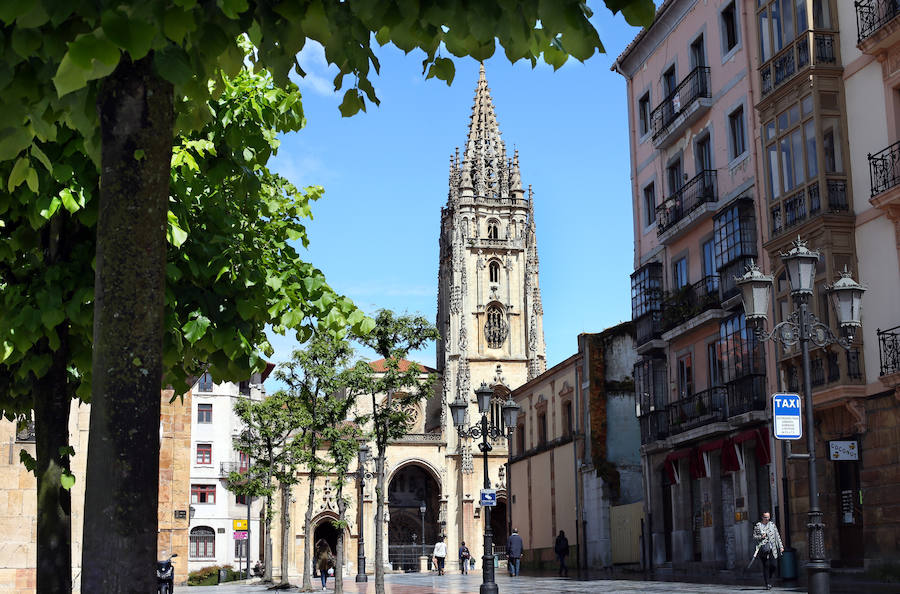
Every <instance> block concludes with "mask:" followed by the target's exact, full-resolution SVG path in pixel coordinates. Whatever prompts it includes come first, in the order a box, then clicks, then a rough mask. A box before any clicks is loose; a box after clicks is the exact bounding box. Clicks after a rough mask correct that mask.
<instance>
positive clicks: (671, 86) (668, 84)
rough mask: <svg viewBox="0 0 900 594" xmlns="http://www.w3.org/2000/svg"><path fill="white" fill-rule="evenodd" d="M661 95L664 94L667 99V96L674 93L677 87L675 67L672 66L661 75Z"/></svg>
mask: <svg viewBox="0 0 900 594" xmlns="http://www.w3.org/2000/svg"><path fill="white" fill-rule="evenodd" d="M662 83H663V93H665V95H666V98H667V99H668V98H669V95H671V94H672V93H674V92H675V87H677V86H678V83H677V82H676V81H675V66H674V65H672V66H670V67H669V69H668V70H666V71H665V72H664V73H663V80H662Z"/></svg>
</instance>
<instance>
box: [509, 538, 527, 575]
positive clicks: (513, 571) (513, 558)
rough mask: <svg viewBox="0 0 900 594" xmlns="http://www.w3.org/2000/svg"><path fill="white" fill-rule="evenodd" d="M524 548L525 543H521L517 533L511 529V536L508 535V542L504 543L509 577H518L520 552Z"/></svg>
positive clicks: (520, 559)
mask: <svg viewBox="0 0 900 594" xmlns="http://www.w3.org/2000/svg"><path fill="white" fill-rule="evenodd" d="M524 548H525V543H523V542H522V537H521V536H519V531H518V530H516V529H515V528H513V531H512V534H510V536H509V540H508V541H507V542H506V557H507V560H508V563H509V575H511V576H512V577H518V575H519V564H520V563H521V561H522V550H523V549H524Z"/></svg>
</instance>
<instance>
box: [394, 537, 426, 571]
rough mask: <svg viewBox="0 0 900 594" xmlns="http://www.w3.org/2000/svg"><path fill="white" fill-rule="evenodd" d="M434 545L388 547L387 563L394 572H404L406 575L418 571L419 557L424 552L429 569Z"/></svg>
mask: <svg viewBox="0 0 900 594" xmlns="http://www.w3.org/2000/svg"><path fill="white" fill-rule="evenodd" d="M433 549H434V545H429V544H426V545H424V547H423V545H420V544H408V545H388V563H390V564H391V567H393V568H394V571H404V572H406V573H411V572H417V571H419V557H420V556H421V555H422V551H423V550H424V552H425V555H427V556H428V569H431V551H432V550H433Z"/></svg>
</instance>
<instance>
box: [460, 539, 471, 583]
mask: <svg viewBox="0 0 900 594" xmlns="http://www.w3.org/2000/svg"><path fill="white" fill-rule="evenodd" d="M471 556H472V554H471V553H470V552H469V547H467V546H466V541H462V543H461V544H460V545H459V566H460V567H461V568H462V572H463V575H466V574H468V573H469V557H471Z"/></svg>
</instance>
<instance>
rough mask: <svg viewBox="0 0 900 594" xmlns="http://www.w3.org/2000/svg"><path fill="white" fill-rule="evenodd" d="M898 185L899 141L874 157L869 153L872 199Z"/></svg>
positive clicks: (899, 181) (899, 182) (899, 178)
mask: <svg viewBox="0 0 900 594" xmlns="http://www.w3.org/2000/svg"><path fill="white" fill-rule="evenodd" d="M898 184H900V141H898V142H895V143H894V144H892V145H891V146H889V147H887V148H886V149H884V150H881V151H879V152H877V153H875V154H874V155H873V154H871V153H869V186H870V187H871V189H872V193H871V197H872V198H874V197H875V196H877V195H878V194H881V193H882V192H887V191H888V190H890V189H891V188H893V187H895V186H897V185H898Z"/></svg>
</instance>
